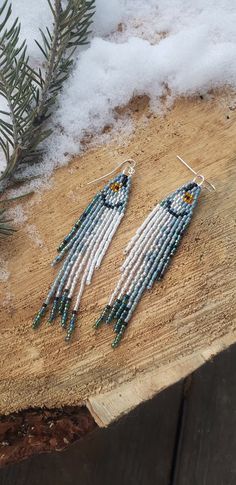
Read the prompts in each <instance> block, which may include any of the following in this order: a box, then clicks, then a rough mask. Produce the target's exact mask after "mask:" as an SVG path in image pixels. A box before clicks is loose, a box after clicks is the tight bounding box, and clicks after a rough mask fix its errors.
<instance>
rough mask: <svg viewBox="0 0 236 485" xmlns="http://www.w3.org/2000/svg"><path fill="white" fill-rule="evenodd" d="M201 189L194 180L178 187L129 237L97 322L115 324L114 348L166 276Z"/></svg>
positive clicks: (98, 324) (96, 326)
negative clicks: (140, 305)
mask: <svg viewBox="0 0 236 485" xmlns="http://www.w3.org/2000/svg"><path fill="white" fill-rule="evenodd" d="M200 192H201V187H200V186H199V185H198V184H196V183H195V182H194V181H193V182H189V183H188V184H186V185H183V186H182V187H180V188H179V189H177V190H176V191H175V192H173V193H172V194H170V195H169V196H167V197H166V198H165V199H164V200H163V201H162V202H161V203H160V204H157V205H156V207H155V208H154V209H153V211H152V212H151V213H150V214H149V216H148V217H147V218H146V220H145V221H144V222H143V224H142V225H141V226H140V228H139V229H138V230H137V232H136V234H135V236H134V237H133V238H132V239H131V240H130V242H129V244H128V246H127V248H126V250H125V253H126V254H127V256H126V259H125V262H124V264H123V266H122V268H121V271H122V275H121V277H120V279H119V281H118V284H117V286H116V288H115V290H114V292H113V294H112V296H111V298H110V301H109V303H108V305H107V306H106V307H105V308H104V310H103V311H102V314H101V316H100V317H99V318H98V320H97V321H96V323H95V325H94V326H95V328H96V329H97V328H99V327H100V325H101V324H103V323H105V324H110V323H113V325H114V327H113V328H114V332H115V334H116V336H115V338H114V340H113V342H112V347H113V348H115V347H117V346H118V344H119V343H120V340H121V338H122V336H123V334H124V332H125V330H126V328H127V325H128V323H129V321H130V319H131V317H132V315H133V312H134V310H135V309H136V307H137V304H138V302H139V300H140V299H141V297H142V295H143V293H144V291H145V290H147V289H148V290H149V289H150V288H152V286H153V284H154V283H155V281H159V280H160V279H161V278H162V277H163V275H164V273H165V270H166V268H167V266H168V264H169V262H170V259H171V257H172V256H173V254H174V253H175V251H176V249H177V246H178V245H179V242H180V240H181V236H182V234H183V233H184V231H185V229H186V227H187V226H188V224H189V222H190V220H191V218H192V214H193V210H194V207H195V206H196V204H197V200H198V196H199V194H200Z"/></svg>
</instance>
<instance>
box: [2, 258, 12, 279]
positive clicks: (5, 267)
mask: <svg viewBox="0 0 236 485" xmlns="http://www.w3.org/2000/svg"><path fill="white" fill-rule="evenodd" d="M9 276H10V273H9V271H8V263H7V261H5V260H3V259H2V258H0V283H5V281H7V280H8V278H9Z"/></svg>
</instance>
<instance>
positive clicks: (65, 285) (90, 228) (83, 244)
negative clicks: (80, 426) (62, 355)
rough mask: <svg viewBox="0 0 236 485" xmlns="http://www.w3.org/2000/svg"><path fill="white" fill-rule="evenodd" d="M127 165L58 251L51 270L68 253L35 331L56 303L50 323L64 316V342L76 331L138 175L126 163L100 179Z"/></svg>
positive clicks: (40, 314)
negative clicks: (83, 300)
mask: <svg viewBox="0 0 236 485" xmlns="http://www.w3.org/2000/svg"><path fill="white" fill-rule="evenodd" d="M124 165H126V167H125V168H124V169H123V172H122V173H120V174H119V175H118V176H116V177H115V178H114V179H113V180H111V181H110V182H109V183H108V184H107V185H106V186H105V187H104V188H103V189H102V190H101V191H100V192H98V193H97V195H95V197H94V199H93V200H92V202H91V203H90V204H89V205H88V207H87V208H86V209H85V211H84V212H83V213H82V215H81V216H80V218H79V219H78V220H77V221H76V222H75V224H74V226H73V227H72V229H71V231H70V232H69V234H68V235H67V236H66V237H65V238H64V240H63V241H62V243H61V244H60V245H59V247H58V253H59V254H58V255H57V256H56V257H55V259H54V260H53V262H52V266H54V265H56V264H57V263H59V262H60V261H61V260H62V259H63V257H64V256H65V254H66V253H68V254H67V257H66V259H65V262H64V264H63V266H62V267H61V269H60V271H59V272H58V275H57V277H56V278H55V280H54V282H53V284H52V286H51V288H50V291H49V293H48V295H47V297H46V299H45V301H44V303H43V305H42V307H41V308H40V310H39V312H38V313H37V315H36V317H35V318H34V320H33V328H34V329H36V328H37V327H38V326H39V325H40V323H41V320H42V317H43V316H44V315H45V314H46V312H47V310H48V308H49V305H50V302H51V300H52V299H53V302H52V307H51V312H50V315H49V319H48V323H50V324H51V323H52V322H53V321H54V320H55V318H56V317H57V315H58V314H60V315H61V326H62V328H64V329H66V330H67V333H66V337H65V340H66V341H69V340H70V337H71V335H72V333H73V331H74V328H75V323H76V320H77V315H78V310H79V306H80V301H81V298H82V295H83V292H84V289H85V285H89V284H90V283H91V280H92V276H93V273H94V270H95V269H97V268H99V266H100V265H101V262H102V259H103V257H104V256H105V254H106V252H107V249H108V247H109V245H110V242H111V240H112V237H113V236H114V234H115V232H116V230H117V228H118V226H119V224H120V222H121V220H122V218H123V217H124V214H125V210H126V206H127V203H128V197H129V190H130V186H131V178H132V175H133V174H134V172H135V169H134V167H135V161H134V160H131V159H130V160H125V161H124V162H122V163H121V164H119V165H118V167H116V168H115V169H114V170H112V172H110V173H108V174H106V175H104V176H103V177H100V178H98V179H96V180H93V181H92V182H89V184H91V183H93V182H97V181H98V180H101V179H103V178H105V177H107V176H108V175H111V174H112V173H114V172H115V171H116V170H117V169H118V168H119V167H121V166H124ZM79 282H80V284H79V290H78V293H77V297H76V298H75V301H74V304H73V310H72V313H71V317H70V321H69V324H68V325H67V321H68V316H69V310H70V307H71V304H72V298H73V296H74V293H75V289H76V287H77V284H78V283H79Z"/></svg>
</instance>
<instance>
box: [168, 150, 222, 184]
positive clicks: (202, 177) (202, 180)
mask: <svg viewBox="0 0 236 485" xmlns="http://www.w3.org/2000/svg"><path fill="white" fill-rule="evenodd" d="M177 158H178V160H179V161H180V162H182V163H183V164H184V165H185V167H187V168H188V169H189V170H190V171H191V172H192V173H194V175H195V177H194V179H193V180H194V182H196V184H197V185H199V186H201V185H203V187H205V188H206V189H207V190H208V191H209V192H214V191H215V190H216V188H215V186H214V185H213V184H212V183H211V182H209V180H206V179H205V177H204V175H202V174H200V173H198V172H195V170H194V169H193V168H192V167H190V165H189V164H188V163H187V162H185V160H183V159H182V158H181V157H180V156H179V155H177ZM198 179H201V180H200V181H199V182H197V180H198Z"/></svg>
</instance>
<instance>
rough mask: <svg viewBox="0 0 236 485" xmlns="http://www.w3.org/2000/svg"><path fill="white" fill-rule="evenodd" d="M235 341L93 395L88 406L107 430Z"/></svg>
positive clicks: (234, 338) (233, 336)
mask: <svg viewBox="0 0 236 485" xmlns="http://www.w3.org/2000/svg"><path fill="white" fill-rule="evenodd" d="M235 342H236V332H232V333H230V334H227V335H225V336H223V337H221V338H220V339H218V340H217V341H215V342H214V343H212V345H209V346H208V347H206V348H205V349H203V350H201V352H198V353H196V354H191V355H190V356H189V357H185V358H183V359H180V360H179V361H178V362H175V363H174V365H173V364H171V365H166V366H163V367H162V368H159V369H158V368H157V369H154V370H152V371H150V372H146V373H145V374H144V373H142V374H139V375H137V376H136V377H134V379H132V381H128V382H124V383H123V384H121V385H120V386H119V390H118V391H117V389H112V390H111V391H108V392H106V393H102V394H97V395H94V396H90V397H89V398H88V399H87V401H86V403H85V404H86V407H87V409H88V410H89V412H90V414H91V415H92V417H93V419H94V421H95V422H96V423H97V425H98V426H99V427H107V426H108V425H109V424H111V423H112V422H113V421H116V420H118V419H119V418H120V417H122V416H123V415H125V414H127V413H129V412H130V411H131V410H132V409H134V408H135V407H136V406H138V405H139V404H141V403H142V402H144V401H147V400H149V399H151V398H152V397H153V396H154V395H155V394H157V393H159V392H160V391H162V390H164V389H166V388H167V387H169V386H171V385H172V384H175V383H176V382H178V381H179V380H181V379H183V378H185V377H186V376H187V375H189V374H191V373H192V372H194V371H195V370H196V369H198V368H199V367H200V366H202V365H203V364H204V363H206V362H207V361H209V360H211V359H212V358H213V357H215V356H216V355H217V354H218V353H219V352H221V351H223V350H225V349H226V348H228V347H230V346H231V345H233V344H234V343H235Z"/></svg>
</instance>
